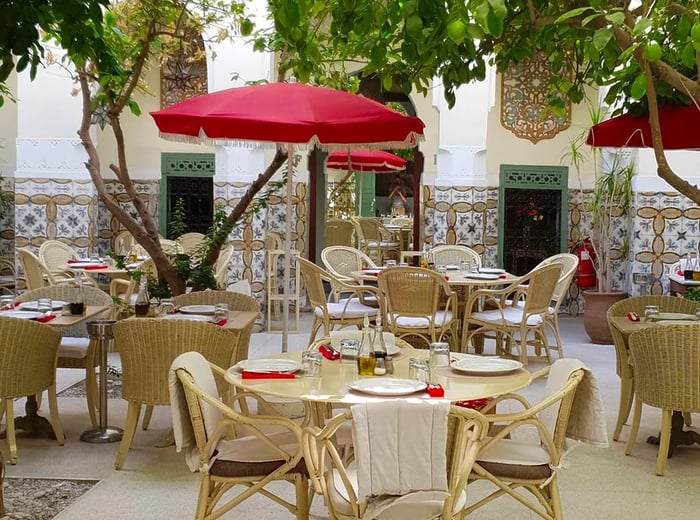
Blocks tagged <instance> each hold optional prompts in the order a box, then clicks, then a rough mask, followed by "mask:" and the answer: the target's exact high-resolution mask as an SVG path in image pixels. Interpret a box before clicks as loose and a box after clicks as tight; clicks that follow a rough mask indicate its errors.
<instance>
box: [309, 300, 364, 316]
mask: <svg viewBox="0 0 700 520" xmlns="http://www.w3.org/2000/svg"><path fill="white" fill-rule="evenodd" d="M326 308H327V309H328V314H329V315H330V317H331V319H334V320H339V319H341V318H361V317H362V316H364V315H365V314H369V315H370V316H374V315H375V314H376V313H377V308H376V307H370V306H368V305H363V304H361V303H360V301H359V300H358V299H356V298H351V299H350V301H349V302H348V301H345V302H342V303H328V304H326ZM314 313H315V314H316V316H323V310H322V309H321V308H319V307H317V308H316V309H314Z"/></svg>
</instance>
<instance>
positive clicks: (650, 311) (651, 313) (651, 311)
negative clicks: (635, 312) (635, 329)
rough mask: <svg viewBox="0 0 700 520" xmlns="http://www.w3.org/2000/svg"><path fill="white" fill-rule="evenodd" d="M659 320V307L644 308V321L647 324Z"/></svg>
mask: <svg viewBox="0 0 700 520" xmlns="http://www.w3.org/2000/svg"><path fill="white" fill-rule="evenodd" d="M658 319H659V306H658V305H647V306H646V307H644V321H645V322H647V323H654V322H656V321H658Z"/></svg>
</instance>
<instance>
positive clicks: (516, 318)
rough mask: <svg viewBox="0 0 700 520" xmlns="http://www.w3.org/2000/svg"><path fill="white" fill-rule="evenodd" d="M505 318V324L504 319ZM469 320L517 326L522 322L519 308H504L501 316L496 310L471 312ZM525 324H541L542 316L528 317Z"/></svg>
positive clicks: (534, 325)
mask: <svg viewBox="0 0 700 520" xmlns="http://www.w3.org/2000/svg"><path fill="white" fill-rule="evenodd" d="M503 318H505V322H504V319H503ZM469 319H470V320H471V319H474V320H478V321H482V322H488V323H494V324H498V325H519V324H520V322H521V321H522V320H523V310H522V309H521V308H520V307H506V308H505V309H503V316H501V311H500V310H498V309H494V310H489V311H481V312H473V313H471V315H470V316H469ZM527 324H528V325H529V326H530V327H536V326H538V325H541V324H542V316H540V315H539V314H535V315H531V316H528V318H527Z"/></svg>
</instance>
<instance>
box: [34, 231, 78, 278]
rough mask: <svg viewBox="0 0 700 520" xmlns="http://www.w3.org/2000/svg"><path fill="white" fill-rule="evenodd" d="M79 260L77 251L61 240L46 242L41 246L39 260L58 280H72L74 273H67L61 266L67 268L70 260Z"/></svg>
mask: <svg viewBox="0 0 700 520" xmlns="http://www.w3.org/2000/svg"><path fill="white" fill-rule="evenodd" d="M76 258H78V255H77V254H76V252H75V250H74V249H73V248H72V247H70V246H69V245H68V244H64V243H63V242H61V241H60V240H46V241H45V242H44V243H43V244H41V246H39V260H40V261H41V262H42V263H43V264H44V265H45V266H46V267H47V268H48V270H49V271H51V275H52V276H53V277H54V279H56V280H72V279H73V278H74V276H73V273H66V272H65V271H64V270H63V269H61V266H65V265H66V264H67V263H68V260H75V259H76Z"/></svg>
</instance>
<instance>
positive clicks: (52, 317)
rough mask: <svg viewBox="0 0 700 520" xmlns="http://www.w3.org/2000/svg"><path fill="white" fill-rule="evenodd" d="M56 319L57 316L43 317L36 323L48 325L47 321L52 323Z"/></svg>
mask: <svg viewBox="0 0 700 520" xmlns="http://www.w3.org/2000/svg"><path fill="white" fill-rule="evenodd" d="M55 317H56V315H55V314H49V315H48V316H42V317H41V318H37V319H36V321H38V322H39V323H46V322H47V321H51V320H52V319H54V318H55Z"/></svg>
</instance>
